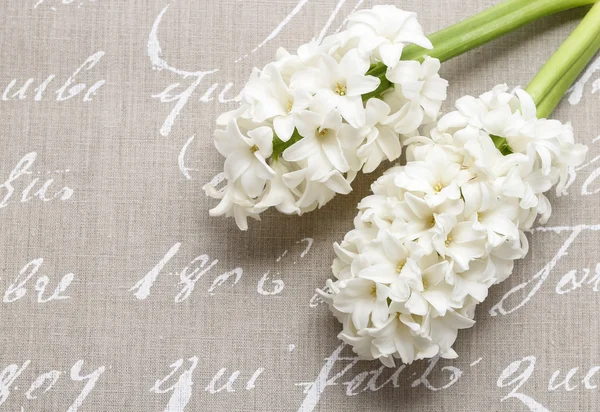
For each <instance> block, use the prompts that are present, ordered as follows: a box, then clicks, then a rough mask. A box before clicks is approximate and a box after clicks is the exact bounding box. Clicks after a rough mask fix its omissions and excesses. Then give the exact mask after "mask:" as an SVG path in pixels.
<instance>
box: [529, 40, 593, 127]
mask: <svg viewBox="0 0 600 412" xmlns="http://www.w3.org/2000/svg"><path fill="white" fill-rule="evenodd" d="M598 50H600V36H598V37H596V39H595V40H594V41H593V42H592V44H590V45H589V46H588V48H587V49H586V50H585V51H584V52H583V53H582V54H581V56H580V57H579V58H578V59H577V61H575V63H573V65H572V66H571V67H570V68H569V70H568V71H567V72H566V73H565V74H564V76H563V77H561V78H560V80H558V81H557V82H556V83H555V84H554V87H552V88H551V89H550V91H548V93H547V94H546V96H545V97H544V99H543V100H542V101H541V102H540V103H539V104H538V106H537V115H538V117H539V118H547V117H548V116H550V115H551V114H552V112H553V111H554V109H555V108H556V106H558V103H559V102H560V101H561V100H562V98H563V97H564V95H565V93H566V92H567V90H569V88H570V87H571V86H572V85H573V83H575V81H576V80H577V78H578V77H579V75H580V74H581V72H583V70H584V69H585V68H586V66H587V65H588V64H589V62H590V61H591V60H592V58H593V57H594V56H595V55H596V53H597V52H598Z"/></svg>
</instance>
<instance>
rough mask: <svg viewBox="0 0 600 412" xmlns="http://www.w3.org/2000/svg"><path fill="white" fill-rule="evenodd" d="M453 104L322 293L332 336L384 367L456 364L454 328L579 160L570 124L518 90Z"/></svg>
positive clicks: (412, 141)
mask: <svg viewBox="0 0 600 412" xmlns="http://www.w3.org/2000/svg"><path fill="white" fill-rule="evenodd" d="M398 67H402V66H401V65H398V66H396V68H398ZM398 70H400V69H398ZM456 108H457V110H456V111H454V112H451V113H448V114H447V115H445V116H443V117H442V118H441V119H440V120H439V121H438V123H437V127H435V128H433V129H432V130H430V133H429V135H428V136H418V137H412V138H409V139H407V140H406V142H405V143H406V144H408V145H409V146H408V150H407V159H408V163H407V164H406V166H402V167H394V168H392V169H390V170H389V171H387V172H386V173H385V174H384V175H383V176H382V177H380V178H379V179H378V180H377V181H376V182H375V183H374V184H373V185H372V190H373V194H372V195H370V196H367V197H366V198H365V199H363V200H362V201H361V202H360V204H359V206H358V207H359V213H358V215H357V217H356V219H355V229H354V230H352V231H350V232H349V233H348V234H347V235H346V236H345V238H344V241H343V242H342V243H341V244H335V245H334V249H335V252H336V256H337V257H336V259H335V260H334V263H333V266H332V269H333V274H334V276H335V277H336V280H335V281H331V280H330V281H328V282H327V285H328V292H321V294H322V295H323V298H324V300H325V301H326V302H328V303H329V305H330V307H331V308H332V311H333V312H334V313H335V314H336V316H337V317H338V319H340V321H341V322H342V323H343V330H342V332H341V333H340V334H339V338H340V339H342V340H343V341H344V342H346V343H348V344H349V345H353V347H354V350H355V352H356V353H357V354H359V356H361V357H364V358H365V359H380V360H381V362H382V363H383V364H384V365H387V366H393V365H394V359H395V358H396V359H401V360H402V362H404V363H410V362H412V361H414V360H416V359H422V358H426V357H433V356H436V355H439V356H441V357H443V358H453V357H456V356H457V354H456V352H455V351H454V350H453V349H452V345H453V344H454V342H455V340H456V337H457V334H458V330H460V329H464V328H468V327H471V326H472V325H473V324H474V320H473V316H474V308H475V306H476V305H477V304H478V303H481V302H483V301H484V299H485V298H486V297H487V295H488V289H489V288H490V287H491V286H492V285H494V284H497V283H499V282H502V281H504V280H505V279H506V278H507V277H508V276H510V274H511V273H512V270H513V267H514V261H515V260H517V259H522V258H523V257H525V255H526V254H527V252H528V250H529V244H528V241H527V237H526V236H525V233H524V231H526V230H528V229H530V228H531V227H532V225H533V224H534V222H535V220H536V219H537V218H539V220H540V222H542V223H544V222H545V221H546V220H547V219H548V218H549V216H550V213H551V207H550V202H549V201H548V199H547V198H546V196H545V195H544V193H545V192H547V191H549V190H550V189H551V188H552V187H554V186H556V187H557V191H558V193H559V194H560V193H561V191H562V187H564V182H565V179H566V177H567V175H568V170H569V168H572V167H576V166H578V165H580V164H581V163H582V162H583V161H584V155H585V152H586V147H585V146H583V145H579V144H576V143H575V141H574V138H573V132H572V128H571V126H570V125H569V124H563V123H561V122H559V121H557V120H548V119H538V118H537V117H536V114H535V113H536V107H535V104H533V100H532V99H531V97H530V96H529V95H528V94H527V93H526V92H524V91H523V90H516V91H515V92H513V93H509V92H508V88H507V87H506V86H505V85H500V86H496V87H495V88H494V89H493V90H491V91H490V92H487V93H484V94H483V95H481V96H480V97H478V98H475V97H470V96H466V97H463V98H461V99H459V100H458V101H457V102H456ZM348 285H351V289H350V290H349V291H347V290H346V288H347V287H348ZM353 296H356V297H360V302H359V303H357V302H355V301H352V297H353ZM384 297H385V299H384ZM363 308H365V309H366V310H364V311H361V310H363ZM357 322H358V323H357Z"/></svg>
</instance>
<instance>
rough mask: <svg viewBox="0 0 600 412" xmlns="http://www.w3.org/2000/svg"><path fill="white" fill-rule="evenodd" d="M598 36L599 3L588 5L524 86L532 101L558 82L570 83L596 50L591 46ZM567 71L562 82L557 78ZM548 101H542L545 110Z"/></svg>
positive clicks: (545, 94) (599, 24) (542, 97)
mask: <svg viewBox="0 0 600 412" xmlns="http://www.w3.org/2000/svg"><path fill="white" fill-rule="evenodd" d="M598 36H600V3H598V4H596V5H594V7H592V9H591V10H590V11H589V12H588V14H586V16H585V17H584V19H583V20H582V21H581V23H580V24H579V26H577V28H576V29H575V30H574V31H573V33H571V35H570V36H569V37H568V38H567V40H565V41H564V43H563V44H562V45H561V46H560V47H559V49H558V50H557V51H556V53H554V54H553V55H552V57H550V59H549V60H548V62H547V63H546V64H545V65H544V67H542V69H541V70H540V71H539V72H538V74H537V75H536V76H535V78H534V79H533V80H532V81H531V83H529V85H528V86H527V89H526V90H527V92H528V93H529V94H530V95H531V97H533V100H534V101H535V102H536V104H540V103H542V102H543V101H544V100H545V98H546V97H547V95H548V93H550V91H551V90H553V89H555V87H556V86H557V84H558V83H559V82H560V83H561V84H562V83H565V82H568V81H570V82H571V83H572V82H573V81H575V79H576V78H577V76H578V75H579V73H580V72H581V71H582V70H583V69H584V68H585V66H586V65H587V63H588V62H589V60H590V59H591V58H592V57H593V56H594V55H595V54H596V51H597V50H598V49H597V48H596V47H595V44H596V40H597V38H598ZM584 57H585V59H584ZM575 66H576V67H575ZM576 70H577V71H576ZM568 72H569V73H570V75H569V77H568V78H566V79H565V82H562V81H561V79H563V77H565V76H566V75H567V73H568ZM569 87H570V84H569ZM567 88H568V87H567ZM563 94H564V93H563ZM553 98H556V92H555V93H553ZM560 98H562V96H560ZM560 98H559V100H560ZM552 103H554V101H549V102H547V103H546V104H545V105H544V107H545V109H544V110H548V107H550V106H551V105H552ZM556 104H558V101H556V102H555V104H554V106H553V107H552V109H554V107H555V106H556ZM547 114H550V113H547Z"/></svg>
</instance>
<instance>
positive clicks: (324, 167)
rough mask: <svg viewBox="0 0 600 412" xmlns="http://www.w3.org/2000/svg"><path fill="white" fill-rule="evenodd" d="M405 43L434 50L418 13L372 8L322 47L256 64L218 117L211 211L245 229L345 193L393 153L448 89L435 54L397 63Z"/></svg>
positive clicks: (432, 114) (431, 117)
mask: <svg viewBox="0 0 600 412" xmlns="http://www.w3.org/2000/svg"><path fill="white" fill-rule="evenodd" d="M408 44H416V45H418V46H421V47H425V48H431V47H432V45H431V42H430V41H429V40H428V39H427V38H426V37H425V36H424V34H423V30H422V28H421V26H420V25H419V23H418V22H417V19H416V14H414V13H409V12H405V11H402V10H400V9H397V8H396V7H394V6H375V7H374V8H373V9H371V10H361V11H358V12H356V13H354V14H353V15H351V16H350V17H349V18H348V24H347V28H346V30H345V31H342V32H340V33H337V34H334V35H332V36H329V37H327V38H325V39H324V40H323V42H322V43H321V44H317V43H316V42H311V43H309V44H305V45H303V46H301V47H300V48H299V49H298V51H297V53H296V54H290V53H288V52H286V51H285V50H283V49H280V50H279V51H278V52H277V59H276V61H275V62H272V63H269V64H267V65H266V67H265V68H264V69H262V70H259V69H255V70H254V71H253V73H252V75H251V77H250V80H249V82H248V84H247V85H246V86H245V88H244V89H243V91H242V94H241V107H240V108H239V109H237V110H234V111H232V112H229V113H226V114H224V115H222V116H220V117H219V119H218V120H217V123H218V125H219V129H218V130H217V131H216V133H215V146H216V147H217V150H218V151H219V153H221V154H222V155H223V156H224V157H225V158H226V160H225V166H224V169H225V170H224V174H225V178H226V184H225V185H224V187H223V188H221V189H219V190H218V189H217V188H215V187H213V186H212V185H206V186H205V188H204V189H205V191H206V193H207V194H208V195H209V196H211V197H214V198H217V199H220V200H221V202H220V203H219V205H218V206H217V207H215V208H214V209H212V210H211V211H210V214H211V216H220V215H226V216H233V217H235V220H236V223H237V225H238V226H239V228H240V229H242V230H246V229H247V228H248V224H247V218H248V217H252V218H255V219H258V218H259V214H260V213H262V212H263V211H265V210H266V209H268V208H270V207H275V208H276V209H277V210H278V211H280V212H282V213H286V214H298V215H300V214H302V213H305V212H309V211H312V210H314V209H316V208H317V207H321V206H323V205H325V204H326V203H327V202H329V201H330V200H331V199H332V198H333V197H334V196H335V194H337V193H340V194H348V193H349V192H350V191H351V190H352V188H351V186H350V183H351V182H352V181H353V179H354V178H355V176H356V174H357V173H358V172H359V171H360V170H362V171H363V172H365V173H369V172H372V171H373V170H375V169H376V168H377V167H378V166H379V165H380V163H381V162H382V161H383V160H386V159H387V160H389V161H393V160H395V159H397V158H398V157H400V154H401V151H402V147H401V140H400V135H404V136H414V135H415V134H417V130H418V128H419V127H420V126H422V125H424V124H427V123H431V122H434V121H435V120H436V119H437V117H438V114H439V110H440V107H441V104H442V101H443V100H445V98H446V89H447V86H448V83H447V81H446V80H444V79H442V78H440V76H439V74H438V71H439V68H440V62H439V60H437V59H431V58H425V60H424V61H423V63H420V62H418V61H401V60H400V58H401V56H402V50H403V48H404V47H405V45H408Z"/></svg>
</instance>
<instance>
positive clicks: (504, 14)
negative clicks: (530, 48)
mask: <svg viewBox="0 0 600 412" xmlns="http://www.w3.org/2000/svg"><path fill="white" fill-rule="evenodd" d="M597 1H598V0H508V1H505V2H503V3H501V4H499V5H497V6H495V7H492V8H490V9H488V10H486V11H484V12H482V13H479V14H477V15H475V16H473V17H471V18H469V19H466V20H464V21H462V22H460V23H457V24H455V25H453V26H450V27H448V28H446V29H443V30H441V31H439V32H437V33H434V34H432V35H431V36H429V39H430V40H431V42H432V43H433V49H432V50H426V49H423V48H421V47H418V46H408V47H406V49H405V50H404V52H403V54H402V59H403V60H422V59H423V58H424V56H430V57H436V58H438V59H440V60H441V61H446V60H450V59H452V58H453V57H456V56H459V55H461V54H463V53H466V52H467V51H469V50H472V49H474V48H476V47H479V46H481V45H483V44H485V43H488V42H490V41H492V40H494V39H496V38H498V37H500V36H502V35H504V34H506V33H509V32H511V31H513V30H515V29H517V28H519V27H522V26H524V25H526V24H527V23H530V22H532V21H534V20H537V19H539V18H541V17H545V16H549V15H551V14H554V13H558V12H560V11H564V10H569V9H572V8H575V7H580V6H585V5H589V4H593V3H596V2H597Z"/></svg>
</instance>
